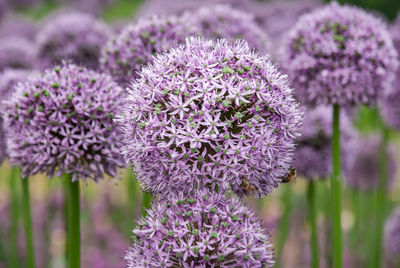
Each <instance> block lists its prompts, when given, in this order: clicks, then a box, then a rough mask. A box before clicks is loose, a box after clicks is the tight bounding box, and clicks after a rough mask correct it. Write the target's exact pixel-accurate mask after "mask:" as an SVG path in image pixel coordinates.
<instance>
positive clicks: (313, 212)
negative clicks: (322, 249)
mask: <svg viewBox="0 0 400 268" xmlns="http://www.w3.org/2000/svg"><path fill="white" fill-rule="evenodd" d="M315 183H316V182H315V181H313V180H312V181H310V182H309V183H308V189H307V199H308V205H309V207H310V226H311V253H312V258H311V260H312V261H311V267H312V268H318V257H319V256H318V236H317V214H318V211H317V203H316V200H315V199H316V198H315V197H316V196H315V192H316V189H315V186H316V185H315Z"/></svg>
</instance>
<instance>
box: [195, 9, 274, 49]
mask: <svg viewBox="0 0 400 268" xmlns="http://www.w3.org/2000/svg"><path fill="white" fill-rule="evenodd" d="M188 18H189V24H190V25H194V26H195V28H198V29H199V30H200V32H201V33H202V34H203V35H204V37H206V38H212V39H227V40H228V41H232V40H235V39H244V40H246V41H247V42H248V44H249V46H250V48H254V49H258V50H260V51H262V52H265V51H267V50H269V45H270V44H269V39H268V37H267V35H266V34H265V33H264V32H263V30H262V29H261V28H259V27H258V25H257V24H256V23H255V20H254V17H253V16H252V15H251V14H249V13H246V12H243V11H240V10H238V9H234V8H232V7H230V6H228V5H217V6H209V7H203V8H201V9H200V10H198V11H197V12H195V13H189V14H188Z"/></svg>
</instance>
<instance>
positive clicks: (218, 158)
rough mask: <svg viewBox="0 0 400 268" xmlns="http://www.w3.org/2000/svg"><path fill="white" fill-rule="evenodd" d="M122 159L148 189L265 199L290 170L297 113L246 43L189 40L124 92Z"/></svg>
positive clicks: (284, 87)
mask: <svg viewBox="0 0 400 268" xmlns="http://www.w3.org/2000/svg"><path fill="white" fill-rule="evenodd" d="M123 110H124V111H123V114H122V115H121V116H120V117H119V120H118V122H119V124H120V125H121V127H122V128H123V141H124V143H125V144H124V148H123V153H124V155H125V158H126V160H127V161H128V162H129V163H130V164H132V165H133V166H134V167H135V169H136V172H137V174H138V178H139V180H140V181H141V182H142V183H143V186H144V188H145V189H146V190H150V191H153V192H157V193H166V192H168V193H169V192H170V191H171V190H177V191H187V190H191V189H192V188H193V187H196V186H199V185H208V186H214V185H215V186H218V188H219V189H221V190H225V189H228V188H229V186H230V187H231V188H232V189H233V190H234V191H235V192H236V193H237V194H239V195H243V194H245V193H246V191H245V190H244V189H243V187H242V185H243V184H247V183H249V184H250V185H251V188H254V189H253V191H252V192H253V194H255V195H257V196H259V197H261V196H264V195H266V194H268V193H270V192H271V191H272V190H273V189H274V188H275V187H277V186H278V183H279V182H280V181H281V176H285V175H286V174H287V172H288V169H289V168H290V165H291V163H292V156H293V149H294V140H295V138H296V137H297V136H298V132H299V125H300V123H301V119H302V111H301V109H299V105H298V103H297V102H296V101H295V100H294V99H293V96H292V89H291V88H290V87H289V86H288V83H287V77H286V76H285V75H282V74H280V73H279V72H278V70H277V69H276V68H275V67H274V66H273V65H272V64H271V62H270V61H269V59H268V57H267V56H260V55H259V54H258V53H256V52H254V51H253V50H251V49H250V48H249V47H248V45H247V43H246V42H245V41H243V40H242V41H237V42H235V43H229V42H227V41H226V40H219V41H217V42H215V41H211V40H205V39H202V38H194V37H192V38H188V39H187V40H186V44H185V45H180V46H179V47H177V48H174V49H171V50H170V52H169V53H166V54H161V55H158V56H156V57H155V59H154V63H153V64H152V65H149V66H146V67H144V68H143V69H142V71H141V72H140V77H139V78H138V79H137V80H134V81H133V83H132V84H131V87H130V89H128V97H127V102H126V103H125V105H124V109H123Z"/></svg>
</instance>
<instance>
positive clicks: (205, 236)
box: [125, 190, 274, 268]
mask: <svg viewBox="0 0 400 268" xmlns="http://www.w3.org/2000/svg"><path fill="white" fill-rule="evenodd" d="M133 234H134V238H135V241H134V244H133V246H132V247H131V248H130V249H129V251H128V252H127V253H126V255H125V260H126V261H127V263H128V265H127V267H129V268H134V267H145V266H146V267H147V266H149V267H171V266H173V267H233V266H237V265H238V264H240V266H241V267H250V266H252V265H254V267H271V266H272V264H273V263H274V257H273V255H274V253H273V248H272V243H271V240H270V235H269V233H268V231H267V230H266V229H265V228H264V227H263V226H262V223H261V221H260V220H259V219H258V218H256V217H255V216H254V214H253V212H252V211H251V209H249V208H248V207H247V206H245V205H243V204H242V203H241V201H240V200H239V199H237V198H228V199H226V198H225V196H224V195H223V194H215V193H210V192H208V191H202V190H198V191H195V192H194V193H193V194H190V195H188V196H185V195H183V194H182V193H179V194H170V195H168V197H166V199H162V200H159V202H157V203H155V204H153V208H152V209H151V210H149V211H148V216H147V217H145V218H142V219H141V220H140V221H139V222H138V225H137V227H136V229H134V230H133Z"/></svg>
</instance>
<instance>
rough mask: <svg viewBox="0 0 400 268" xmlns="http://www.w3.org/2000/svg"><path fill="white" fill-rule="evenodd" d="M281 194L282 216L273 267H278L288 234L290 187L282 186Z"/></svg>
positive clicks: (290, 204) (290, 206) (290, 200)
mask: <svg viewBox="0 0 400 268" xmlns="http://www.w3.org/2000/svg"><path fill="white" fill-rule="evenodd" d="M281 187H282V188H283V193H282V197H281V198H282V203H283V206H284V208H283V214H282V218H281V221H280V223H279V234H278V240H277V254H276V264H275V267H280V261H281V255H282V249H283V246H284V244H285V241H286V238H287V236H288V233H289V227H290V225H289V220H290V213H291V211H292V191H291V185H282V186H281Z"/></svg>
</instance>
